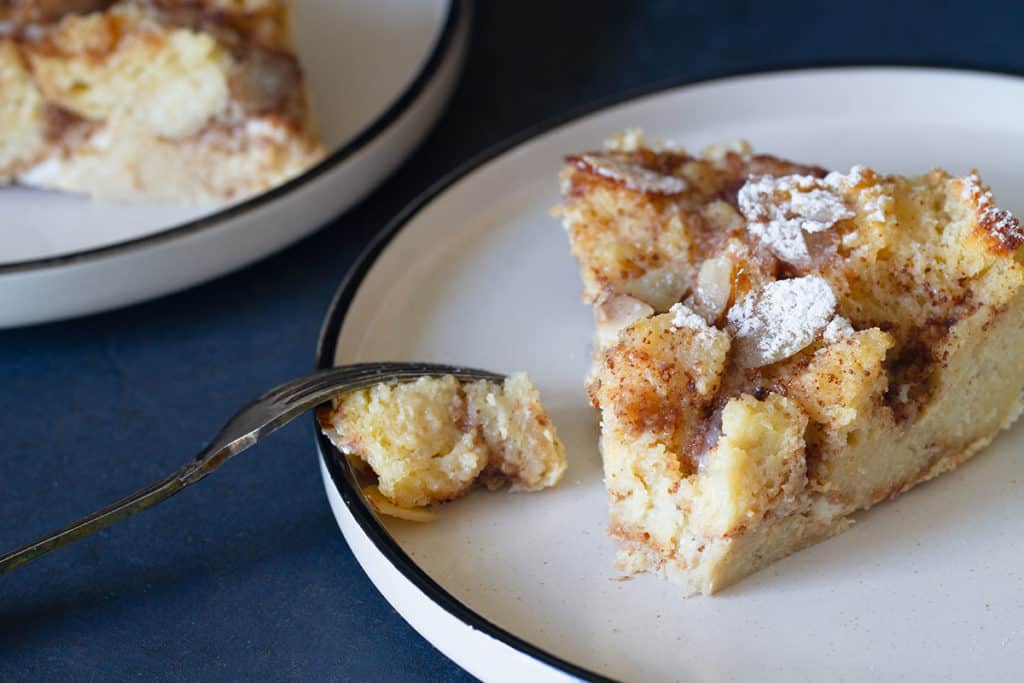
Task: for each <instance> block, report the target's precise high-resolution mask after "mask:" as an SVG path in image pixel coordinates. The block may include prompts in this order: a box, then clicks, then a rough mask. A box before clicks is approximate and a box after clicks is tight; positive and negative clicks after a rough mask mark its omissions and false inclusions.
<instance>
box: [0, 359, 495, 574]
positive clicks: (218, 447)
mask: <svg viewBox="0 0 1024 683" xmlns="http://www.w3.org/2000/svg"><path fill="white" fill-rule="evenodd" d="M444 375H453V376H454V377H455V378H456V379H459V380H461V381H468V380H480V379H488V380H497V381H501V380H503V379H504V376H503V375H499V374H497V373H493V372H488V371H486V370H476V369H473V368H461V367H454V366H451V365H437V364H432V363H359V364H355V365H345V366H341V367H337V368H331V369H329V370H321V371H319V372H314V373H313V374H310V375H305V376H304V377H299V378H297V379H293V380H291V381H290V382H285V383H284V384H281V385H280V386H277V387H274V388H273V389H271V390H270V391H268V392H266V393H264V394H263V395H262V396H260V397H259V398H257V399H256V400H255V401H253V402H252V403H250V404H249V405H247V406H245V407H244V408H242V409H241V410H239V411H238V412H237V413H235V415H234V416H233V417H232V418H231V419H230V420H228V423H227V424H226V425H224V428H223V429H221V430H220V433H219V434H217V436H215V437H214V438H213V441H211V442H210V445H208V446H207V447H206V448H204V449H203V450H202V451H201V452H200V453H199V455H197V456H195V457H194V458H192V459H191V460H189V461H188V462H187V463H185V465H184V466H183V467H182V468H181V469H179V470H178V471H177V472H174V473H173V474H171V475H169V476H167V477H164V478H163V479H161V480H159V481H156V482H153V483H152V484H150V485H149V486H147V487H145V488H143V489H140V490H138V491H136V492H135V493H133V494H131V495H130V496H126V497H124V498H122V499H120V500H118V501H116V502H114V503H111V504H110V505H108V506H106V507H105V508H103V509H102V510H98V511H97V512H94V513H92V514H91V515H88V516H86V517H82V518H81V519H79V520H78V521H76V522H74V523H72V524H70V525H68V526H66V527H64V528H63V529H61V530H60V531H56V532H54V533H52V534H50V535H48V536H44V537H43V538H40V539H37V540H35V541H33V542H32V543H29V544H28V545H26V546H24V547H22V548H18V549H17V550H12V551H11V552H9V553H6V554H4V555H2V556H0V574H4V573H6V572H9V571H11V570H12V569H14V568H16V567H19V566H21V565H23V564H25V563H26V562H31V561H32V560H34V559H36V558H38V557H40V556H41V555H45V554H46V553H48V552H50V551H51V550H55V549H57V548H59V547H61V546H62V545H66V544H68V543H71V542H72V541H77V540H78V539H80V538H84V537H85V536H88V535H89V534H92V533H95V532H97V531H99V530H100V529H104V528H106V527H108V526H110V525H111V524H113V523H114V522H118V521H120V520H122V519H125V518H126V517H131V516H132V515H134V514H135V513H137V512H140V511H142V510H145V509H146V508H149V507H152V506H154V505H156V504H157V503H159V502H161V501H164V500H167V499H168V498H170V497H171V496H173V495H174V494H175V493H177V492H178V491H181V490H182V489H183V488H185V487H186V486H189V485H191V484H194V483H196V482H197V481H199V480H200V479H202V478H203V477H205V476H206V475H208V474H210V473H211V472H213V471H214V470H215V469H217V468H218V467H220V466H221V465H222V464H224V462H226V461H227V460H229V459H230V458H231V457H232V456H234V455H237V454H238V453H241V452H242V451H244V450H245V449H247V448H249V447H250V446H252V445H253V444H254V443H256V442H257V441H259V440H260V439H261V438H263V437H264V436H267V435H268V434H271V433H273V432H275V431H277V430H278V429H280V428H281V427H283V426H284V425H286V424H288V423H289V422H291V421H292V420H293V419H295V418H296V417H298V416H299V415H301V414H302V413H304V412H306V411H307V410H310V409H312V408H316V407H317V406H319V405H321V404H323V403H325V402H327V401H328V400H330V399H332V398H335V397H337V396H341V395H342V394H346V393H348V392H350V391H356V390H357V389H364V388H366V387H369V386H372V385H374V384H378V383H380V382H411V381H413V380H416V379H419V378H420V377H442V376H444Z"/></svg>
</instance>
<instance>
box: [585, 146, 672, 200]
mask: <svg viewBox="0 0 1024 683" xmlns="http://www.w3.org/2000/svg"><path fill="white" fill-rule="evenodd" d="M579 158H580V161H582V162H583V163H584V164H586V165H587V167H589V169H590V170H591V171H593V172H594V173H596V174H597V175H599V176H602V177H604V178H608V179H609V180H614V181H616V182H619V183H622V184H623V185H625V186H626V187H628V188H629V189H631V190H637V191H638V192H644V193H647V194H660V195H671V194H679V193H680V192H682V191H684V190H685V189H686V188H687V187H688V185H687V183H686V180H684V179H683V178H679V177H676V176H672V175H665V174H663V173H657V172H655V171H652V170H650V169H649V168H644V167H643V166H640V165H638V164H631V163H629V162H627V161H620V160H619V159H614V158H612V157H609V156H598V155H595V154H584V155H583V156H581V157H579Z"/></svg>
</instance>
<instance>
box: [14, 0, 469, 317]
mask: <svg viewBox="0 0 1024 683" xmlns="http://www.w3.org/2000/svg"><path fill="white" fill-rule="evenodd" d="M468 5H469V3H468V0H429V1H427V0H344V1H343V2H342V1H332V2H320V1H318V0H310V1H307V2H301V3H298V6H297V24H296V29H297V38H298V40H297V44H298V49H299V54H300V58H301V59H302V63H303V66H304V68H305V70H306V74H307V78H308V81H309V89H310V92H311V97H312V100H313V106H314V110H315V112H316V116H317V121H318V125H319V127H320V130H321V134H322V136H323V139H324V142H325V143H326V144H327V147H328V149H329V150H330V152H329V154H328V157H327V158H326V159H325V160H324V161H323V162H321V163H320V164H319V165H317V166H316V167H314V168H313V169H310V170H309V171H307V172H306V173H304V174H303V175H301V176H299V177H298V178H295V179H293V180H291V181H289V182H287V183H285V184H283V185H281V186H279V187H277V188H275V189H273V190H271V191H269V192H266V193H263V194H261V195H258V196H256V197H254V198H251V199H248V200H245V201H242V202H240V203H236V204H234V205H227V206H214V207H205V208H195V207H175V206H124V205H122V206H116V205H110V204H100V203H94V202H91V201H90V200H88V199H86V198H82V197H75V196H69V195H63V194H59V193H55V192H40V191H34V190H28V189H23V188H10V187H8V188H0V216H2V218H0V327H10V326H15V325H24V324H29V323H36V322H42V321H47V320H55V319H59V318H64V317H69V316H73V315H81V314H85V313H92V312H95V311H101V310H105V309H109V308H113V307H116V306H122V305H125V304H129V303H133V302H136V301H143V300H145V299H149V298H152V297H155V296H158V295H161V294H166V293H168V292H172V291H175V290H178V289H181V288H184V287H187V286H189V285H193V284H196V283H199V282H202V281H204V280H208V279H210V278H213V277H216V276H217V275H221V274H223V273H226V272H229V271H231V270H234V269H235V268H239V267H241V266H243V265H246V264H248V263H251V262H253V261H256V260H257V259H259V258H262V257H264V256H266V255H268V254H270V253H272V252H273V251H275V250H278V249H281V248H283V247H285V246H287V245H288V244H290V243H292V242H295V241H296V240H298V239H301V238H302V237H304V236H306V235H308V234H309V233H311V232H312V231H313V230H315V229H316V228H318V227H320V226H321V225H323V224H324V223H325V222H326V221H327V220H329V219H330V218H331V217H332V216H334V215H336V214H337V213H338V212H340V211H342V210H344V209H346V208H348V207H349V206H351V205H353V204H354V203H355V202H356V201H358V200H359V199H360V198H362V197H363V196H365V195H366V194H367V193H368V192H370V190H372V189H373V188H374V187H376V186H377V185H378V184H379V183H380V182H381V181H382V180H384V178H386V177H387V176H388V174H390V173H391V171H393V170H394V169H395V167H397V166H398V164H399V163H400V162H401V161H402V160H404V159H405V157H406V156H407V155H408V154H409V153H410V152H411V151H412V150H413V148H414V147H415V146H416V144H417V143H418V142H419V141H420V140H421V139H422V138H423V137H424V136H425V135H426V133H427V131H428V130H429V129H430V126H431V125H432V124H433V122H434V121H435V120H436V119H437V116H438V115H439V114H440V111H441V109H442V107H443V105H444V103H445V102H446V101H447V98H448V95H449V94H450V93H451V90H452V88H453V85H454V83H455V80H456V78H457V76H458V72H459V69H460V66H461V63H462V57H463V53H464V49H465V44H466V37H467V35H468V27H469V16H468V15H469V6H468Z"/></svg>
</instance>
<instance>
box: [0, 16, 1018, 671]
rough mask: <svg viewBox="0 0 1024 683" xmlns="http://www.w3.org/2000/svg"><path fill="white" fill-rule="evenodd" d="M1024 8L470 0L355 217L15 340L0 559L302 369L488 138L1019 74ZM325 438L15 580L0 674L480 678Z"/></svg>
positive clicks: (1, 454) (4, 615)
mask: <svg viewBox="0 0 1024 683" xmlns="http://www.w3.org/2000/svg"><path fill="white" fill-rule="evenodd" d="M1021 7H1022V6H1021V5H1020V4H1019V3H1017V2H1002V3H988V4H986V3H983V2H976V3H966V4H965V3H960V2H957V3H954V2H948V3H945V2H922V3H916V4H909V3H903V4H901V3H898V2H894V1H891V0H890V1H888V2H875V1H865V0H862V1H859V2H834V3H822V2H807V3H795V2H766V1H764V0H761V1H759V2H734V3H706V6H705V4H704V3H695V2H694V3H672V2H646V3H626V2H619V3H614V2H602V3H597V2H579V1H577V2H571V3H570V2H553V1H551V0H548V1H546V2H515V3H511V2H508V3H492V2H486V3H485V2H481V3H478V7H477V12H476V16H475V20H474V26H473V37H472V43H471V49H470V51H469V56H468V61H467V65H466V69H465V73H464V75H463V78H462V81H461V84H460V85H459V87H458V89H457V92H456V93H455V96H454V98H453V100H452V102H451V105H450V107H449V108H448V110H447V113H446V114H445V115H444V117H443V119H442V120H441V122H440V124H439V125H438V127H437V128H436V129H435V130H434V132H433V133H432V134H431V135H430V137H429V138H428V140H427V141H426V143H425V144H424V145H423V147H422V148H421V149H420V150H419V151H418V152H417V153H416V155H415V156H414V157H413V158H412V159H411V160H410V161H409V162H408V163H407V164H406V165H405V167H404V168H403V169H402V170H400V171H399V172H398V173H397V174H396V175H395V176H394V177H393V178H392V179H391V180H390V181H388V182H387V183H386V184H385V185H384V186H382V187H381V188H380V189H379V190H378V191H376V192H375V193H374V194H373V195H372V196H370V197H369V198H368V199H366V200H365V201H364V202H363V203H362V204H361V205H359V206H358V207H356V208H355V209H354V210H352V211H350V212H349V213H347V214H346V215H344V216H340V217H338V218H337V219H336V220H334V221H333V222H332V223H330V224H329V225H327V226H325V227H324V228H323V230H321V231H320V232H318V233H317V234H316V235H314V236H313V237H310V238H309V239H306V240H305V241H303V242H301V243H299V244H298V245H296V246H294V247H292V248H290V249H288V250H286V251H284V252H283V253H281V254H278V255H277V256H274V257H273V258H270V259H268V260H267V261H264V262H263V263H260V264H258V265H256V266H253V267H251V268H248V269H246V270H244V271H242V272H239V273H236V274H234V275H230V276H227V277H224V278H221V279H219V280H217V281H215V282H212V283H210V284H207V285H204V286H201V287H198V288H195V289H193V290H191V291H187V292H184V293H181V294H177V295H174V296H170V297H166V298H163V299H160V300H158V301H153V302H150V303H146V304H142V305H138V306H135V307H132V308H129V309H126V310H121V311H117V312H113V313H108V314H103V315H97V316H93V317H89V318H85V319H81V320H75V321H70V322H64V323H59V324H52V325H44V326H38V327H34V328H29V329H22V330H15V331H6V332H0V491H2V494H0V546H2V547H4V548H6V547H8V546H14V545H17V544H20V543H21V542H24V541H27V540H29V539H30V538H32V537H35V536H37V535H39V534H42V533H44V532H47V531H50V530H51V529H52V528H54V527H57V526H60V525H63V524H64V523H66V522H68V521H70V520H71V519H73V518H75V517H77V516H79V515H81V514H83V513H85V512H88V511H91V510H93V509H95V508H97V507H99V506H101V505H103V504H105V503H107V502H109V501H111V500H113V499H115V498H117V497H119V496H121V495H123V494H125V493H128V492H130V491H132V490H134V489H135V488H137V487H139V486H140V485H142V484H144V483H147V482H149V481H150V480H153V479H156V478H158V477H160V476H162V475H164V474H166V473H168V472H169V471H171V470H172V469H173V468H175V467H177V466H178V465H179V464H181V463H182V462H183V460H184V458H186V457H188V456H189V455H190V454H192V453H193V452H194V451H195V450H196V449H197V448H198V447H199V446H201V445H202V444H203V443H204V442H205V440H206V439H208V438H209V437H210V436H211V435H212V434H213V433H214V432H215V430H217V429H218V428H219V427H220V425H221V423H222V421H223V420H224V418H225V417H226V416H227V415H229V414H230V413H231V412H232V411H233V410H234V409H235V408H237V407H238V406H239V405H240V404H241V403H242V402H244V401H246V400H248V399H250V398H252V397H253V396H255V395H256V394H258V393H259V392H260V391H261V390H262V389H264V388H266V387H268V386H270V385H273V384H275V383H277V382H279V381H281V380H283V379H285V378H287V377H289V376H292V375H296V374H300V373H303V372H305V371H307V370H309V369H310V367H311V364H312V356H313V347H314V343H315V340H316V335H317V330H318V327H319V325H320V322H321V318H322V316H323V314H324V311H325V309H326V307H327V304H328V302H329V300H330V298H331V295H332V293H333V292H334V289H335V288H336V286H337V285H338V283H339V281H340V279H341V278H342V276H343V275H344V274H345V271H346V269H347V268H348V267H349V265H350V264H351V263H352V260H353V258H354V257H355V255H356V254H358V253H359V251H360V250H361V248H362V247H363V245H365V244H366V242H367V240H368V239H369V238H370V237H371V236H372V235H373V234H374V233H375V232H376V231H377V230H379V229H380V228H381V226H382V225H384V223H385V222H386V221H387V220H388V219H389V218H390V217H391V216H392V215H394V214H395V213H396V212H397V211H398V210H399V209H400V208H401V207H402V206H403V205H404V204H406V203H407V202H408V201H409V200H410V199H412V198H413V197H414V196H415V195H416V194H417V193H418V192H420V191H422V190H423V189H424V188H426V187H427V186H428V185H429V184H430V183H431V182H432V181H433V180H435V179H436V178H438V177H439V176H440V175H442V174H444V173H446V172H447V171H449V170H451V169H452V168H454V167H455V166H456V165H458V164H459V163H460V162H462V161H464V160H466V159H468V158H470V157H472V156H473V155H475V154H477V153H478V152H480V151H481V150H483V149H485V148H487V147H488V146H490V145H492V144H494V143H497V142H499V141H501V140H502V139H504V138H506V137H507V136H509V135H512V134H514V133H516V132H517V131H520V130H522V129H524V128H526V127H529V126H531V125H534V124H536V123H538V122H541V121H544V120H546V119H549V118H551V117H555V116H560V115H563V114H565V113H566V112H568V111H571V110H574V109H577V108H579V107H581V106H585V105H587V104H591V103H595V102H598V101H601V100H603V99H606V98H610V97H615V96H620V95H622V94H625V93H627V92H630V91H632V90H635V89H637V88H642V87H646V86H651V85H654V84H658V83H662V82H668V81H674V80H690V79H699V78H706V77H709V76H716V75H723V74H730V73H736V72H743V71H754V70H764V69H773V68H780V67H790V66H800V65H815V64H823V63H832V64H834V63H863V62H870V63H885V62H896V63H929V64H941V65H956V66H973V67H979V68H990V69H997V70H1004V71H1016V72H1024V51H1022V50H1021V49H1020V36H1021V29H1022V28H1024V9H1021ZM978 106H984V104H983V103H979V105H978ZM638 123H641V122H638ZM0 211H2V204H0ZM0 225H2V219H0ZM7 227H11V226H7ZM311 432H312V429H311V425H310V423H309V421H307V420H300V421H298V422H297V423H295V424H292V425H291V426H289V427H288V428H286V429H285V430H283V431H282V432H280V433H279V434H277V435H275V436H274V437H273V438H272V440H270V441H268V442H267V443H265V444H264V445H261V446H259V447H257V448H256V449H254V450H253V451H251V452H249V453H246V454H245V455H244V456H242V457H240V458H238V459H237V460H235V461H233V462H231V463H229V464H227V465H226V466H225V467H224V468H223V469H222V470H221V471H220V472H218V473H217V474H216V475H215V476H213V477H211V478H209V479H207V480H206V481H204V482H202V484H200V485H198V486H197V487H195V488H193V489H190V490H188V491H186V492H185V493H183V494H182V495H180V496H178V497H176V498H175V499H172V500H170V501H168V502H167V503H164V504H163V505H161V506H159V507H158V508H155V509H154V510H151V511H149V512H147V513H145V514H143V515H141V516H139V517H136V518H134V519H132V520H130V521H128V522H126V523H123V524H121V525H118V526H115V527H113V528H111V529H108V530H106V531H105V532H103V533H101V534H100V535H99V537H98V538H92V539H89V540H86V541H84V542H81V543H79V544H77V545H74V546H71V547H68V548H66V549H63V550H61V551H59V552H57V553H55V554H53V555H51V556H49V557H47V558H44V559H42V560H40V561H39V562H37V563H35V564H33V565H30V566H28V567H25V568H23V569H21V570H19V571H17V572H16V573H14V574H11V575H9V576H4V577H0V680H5V681H14V680H90V681H91V680H101V681H113V680H146V681H155V680H182V679H185V680H211V681H213V680H215V681H230V680H280V679H299V680H330V681H335V680H338V681H340V680H380V681H397V680H402V681H419V680H424V681H427V680H430V681H439V680H440V681H463V680H468V679H469V676H468V675H467V674H465V673H464V672H462V671H461V670H460V669H459V668H458V667H457V666H456V665H454V664H453V663H451V662H450V661H448V660H447V659H445V657H444V656H442V655H441V654H440V653H439V652H437V651H436V650H435V649H434V648H433V647H432V646H431V645H430V644H428V643H427V642H426V641H425V640H423V639H422V638H420V637H419V636H418V635H417V634H416V633H415V632H414V631H413V630H412V629H411V628H410V627H409V626H408V625H406V624H405V622H404V621H402V619H401V618H400V617H399V616H398V614H397V613H396V612H395V611H394V610H393V609H392V608H391V607H390V606H389V605H388V604H387V603H386V602H385V601H384V600H383V599H382V598H381V597H380V595H379V594H378V593H377V591H376V590H375V589H374V587H373V586H372V585H371V584H370V582H369V581H368V580H367V578H366V576H365V575H364V574H363V572H362V570H361V569H360V567H359V565H358V564H357V563H356V562H355V560H354V559H353V557H352V555H351V554H350V552H349V550H348V547H347V546H346V545H345V542H344V540H343V539H342V537H341V534H340V533H339V532H338V530H337V527H336V526H335V523H334V519H333V517H332V516H331V513H330V510H329V509H328V506H327V502H326V500H325V497H324V492H323V489H322V486H321V483H320V475H319V472H318V471H317V466H316V456H315V451H314V448H313V440H312V433H311ZM524 635H528V634H524Z"/></svg>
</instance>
